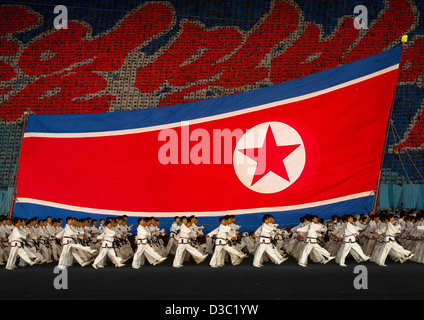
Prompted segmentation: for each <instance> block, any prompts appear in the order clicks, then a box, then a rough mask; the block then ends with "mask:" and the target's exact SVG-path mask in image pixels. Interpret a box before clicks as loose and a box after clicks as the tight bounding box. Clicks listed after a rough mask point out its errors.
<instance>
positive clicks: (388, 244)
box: [375, 215, 414, 267]
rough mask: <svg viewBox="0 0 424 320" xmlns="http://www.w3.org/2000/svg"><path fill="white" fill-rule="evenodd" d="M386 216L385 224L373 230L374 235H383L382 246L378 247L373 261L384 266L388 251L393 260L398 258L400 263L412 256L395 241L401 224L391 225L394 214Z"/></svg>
mask: <svg viewBox="0 0 424 320" xmlns="http://www.w3.org/2000/svg"><path fill="white" fill-rule="evenodd" d="M387 218H388V222H387V224H386V225H385V226H384V227H383V228H382V229H379V230H376V231H375V234H376V235H383V236H384V239H383V244H382V248H381V249H380V253H379V255H378V257H377V260H376V261H375V262H376V263H377V264H378V265H379V266H382V267H385V266H386V264H385V261H386V258H387V256H388V255H389V253H390V254H392V256H393V257H394V258H395V260H399V261H401V262H402V263H403V262H405V261H406V260H408V259H411V258H412V257H413V256H414V254H412V253H411V251H409V250H406V249H404V248H403V247H402V246H401V245H400V244H398V243H397V242H396V239H395V236H396V234H398V233H400V229H401V225H396V226H395V225H393V222H394V221H395V217H394V215H389V216H388V217H387Z"/></svg>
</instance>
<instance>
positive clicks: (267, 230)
mask: <svg viewBox="0 0 424 320" xmlns="http://www.w3.org/2000/svg"><path fill="white" fill-rule="evenodd" d="M276 227H277V225H275V224H271V223H269V224H266V223H264V224H262V227H261V233H260V236H259V242H258V247H257V249H256V252H255V255H254V257H253V266H255V267H262V264H261V260H262V256H263V255H264V253H266V254H267V255H268V256H269V257H270V258H271V260H272V261H273V262H274V263H276V264H281V263H282V262H284V261H286V260H287V258H283V257H282V256H281V254H280V253H279V252H278V250H277V249H276V248H275V247H274V245H273V244H272V241H271V233H272V232H273V231H274V230H275V229H276Z"/></svg>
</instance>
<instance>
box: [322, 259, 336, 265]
mask: <svg viewBox="0 0 424 320" xmlns="http://www.w3.org/2000/svg"><path fill="white" fill-rule="evenodd" d="M335 258H336V257H330V258H328V259H325V260H324V261H323V262H322V263H323V264H327V263H329V262H330V261H331V260H334V259H335Z"/></svg>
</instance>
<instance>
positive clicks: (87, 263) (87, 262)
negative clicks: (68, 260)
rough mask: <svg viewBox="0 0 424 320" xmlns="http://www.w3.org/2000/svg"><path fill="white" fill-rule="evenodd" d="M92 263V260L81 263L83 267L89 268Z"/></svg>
mask: <svg viewBox="0 0 424 320" xmlns="http://www.w3.org/2000/svg"><path fill="white" fill-rule="evenodd" d="M90 263H91V261H90V260H87V261H84V262H83V263H81V267H85V266H88V265H89V264H90Z"/></svg>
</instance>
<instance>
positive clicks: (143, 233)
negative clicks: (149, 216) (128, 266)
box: [132, 218, 166, 269]
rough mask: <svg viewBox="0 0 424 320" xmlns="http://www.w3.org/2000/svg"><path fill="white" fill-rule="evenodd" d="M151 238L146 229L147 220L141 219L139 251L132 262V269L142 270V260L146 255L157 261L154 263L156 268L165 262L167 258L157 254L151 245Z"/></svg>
mask: <svg viewBox="0 0 424 320" xmlns="http://www.w3.org/2000/svg"><path fill="white" fill-rule="evenodd" d="M151 238H152V235H151V233H150V231H149V230H148V229H147V228H146V220H145V219H143V218H139V219H138V227H137V251H136V252H135V254H134V257H133V262H132V267H133V268H134V269H140V260H141V257H142V255H143V254H144V253H147V254H149V255H150V257H151V258H152V259H155V260H156V261H155V262H153V263H152V264H153V265H154V266H156V265H158V264H159V263H162V262H163V261H165V259H166V257H162V256H161V255H159V253H157V251H156V250H155V249H153V248H152V246H151V245H150V241H151Z"/></svg>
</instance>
